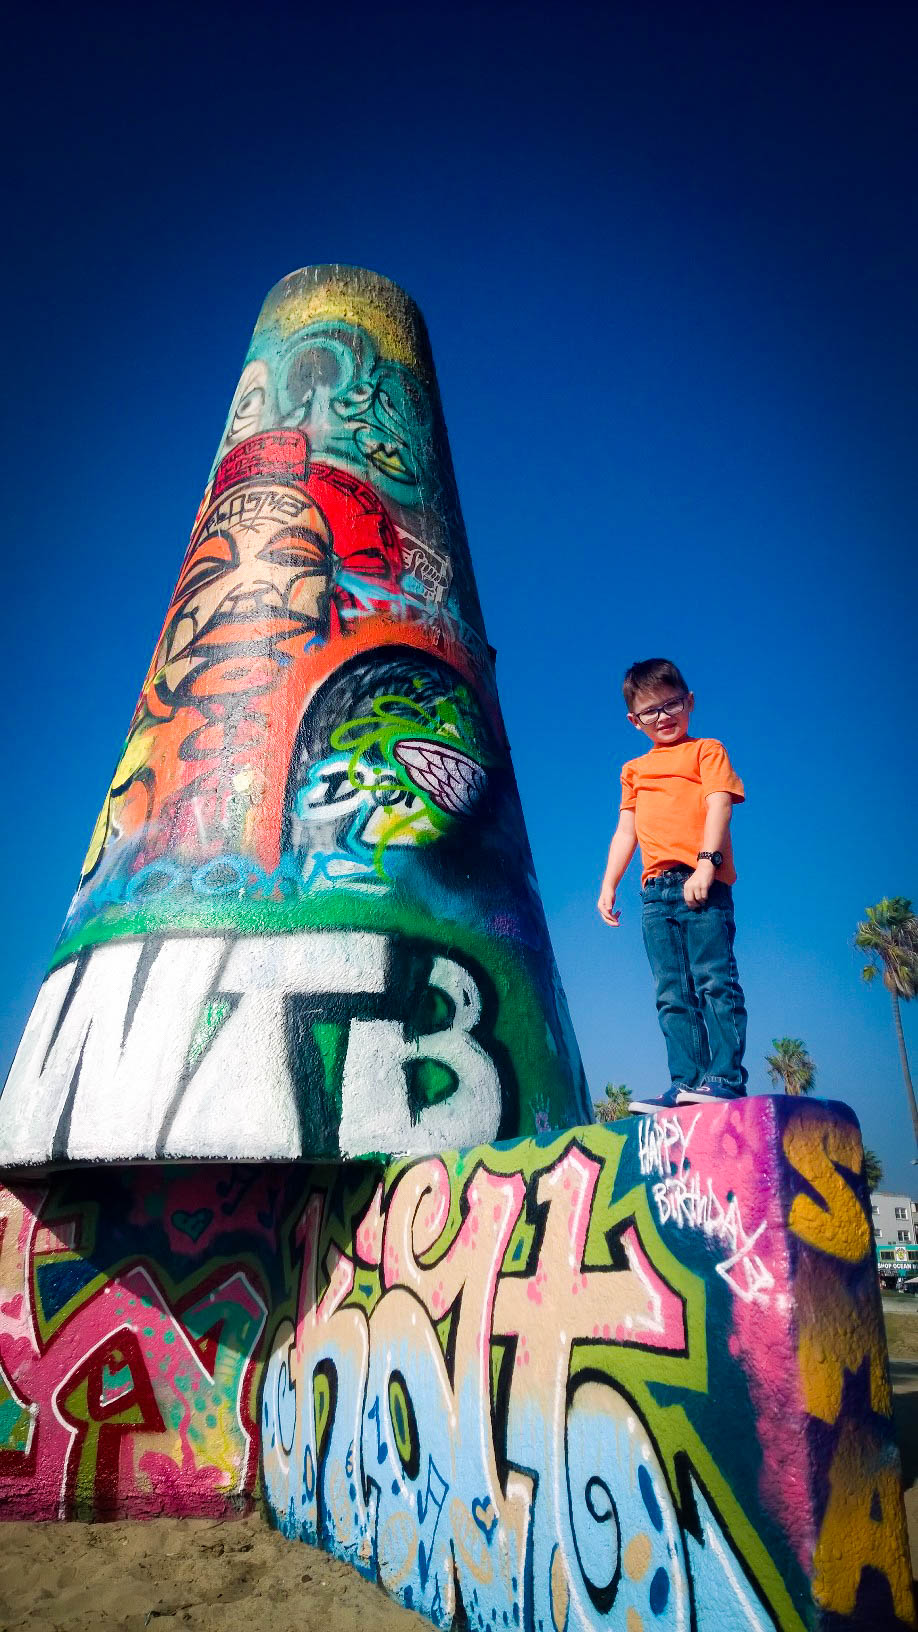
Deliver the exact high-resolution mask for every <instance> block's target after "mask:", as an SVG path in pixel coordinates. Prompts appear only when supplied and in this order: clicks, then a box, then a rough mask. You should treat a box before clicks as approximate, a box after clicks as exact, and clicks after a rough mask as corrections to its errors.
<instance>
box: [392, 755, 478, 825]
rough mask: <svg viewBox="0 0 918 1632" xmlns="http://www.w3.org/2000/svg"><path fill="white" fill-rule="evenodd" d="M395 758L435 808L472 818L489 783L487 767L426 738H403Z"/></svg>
mask: <svg viewBox="0 0 918 1632" xmlns="http://www.w3.org/2000/svg"><path fill="white" fill-rule="evenodd" d="M392 752H393V754H394V755H395V758H396V759H397V760H398V761H399V763H400V764H401V765H404V767H405V769H406V771H408V773H409V775H410V776H411V778H412V781H414V782H416V783H417V785H418V787H419V788H422V789H423V791H424V792H425V793H427V794H429V795H430V797H431V799H432V800H433V802H434V804H435V805H439V807H440V809H441V810H445V811H447V812H448V814H449V815H451V816H470V815H471V813H472V810H473V809H474V807H475V805H476V804H477V802H478V800H479V799H480V798H481V795H482V794H483V793H484V790H485V784H486V783H487V780H488V778H487V773H486V772H485V770H484V768H483V767H482V766H481V765H479V764H478V763H477V761H476V760H474V759H471V758H470V757H469V755H468V754H463V753H460V752H459V750H458V749H457V748H444V747H443V746H442V745H441V744H440V743H435V742H428V741H427V740H426V739H425V738H423V737H403V738H402V740H401V742H397V743H395V745H394V747H393V749H392Z"/></svg>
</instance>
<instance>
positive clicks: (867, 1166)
mask: <svg viewBox="0 0 918 1632" xmlns="http://www.w3.org/2000/svg"><path fill="white" fill-rule="evenodd" d="M864 1178H865V1179H866V1180H867V1189H868V1190H879V1188H880V1185H881V1184H882V1183H883V1163H882V1162H881V1161H880V1158H879V1156H878V1155H877V1153H876V1151H875V1150H868V1148H867V1146H866V1145H865V1146H864Z"/></svg>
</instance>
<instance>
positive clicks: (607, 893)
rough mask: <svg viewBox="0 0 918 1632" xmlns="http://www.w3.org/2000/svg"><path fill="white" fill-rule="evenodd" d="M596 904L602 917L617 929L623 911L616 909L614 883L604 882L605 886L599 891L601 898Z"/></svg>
mask: <svg viewBox="0 0 918 1632" xmlns="http://www.w3.org/2000/svg"><path fill="white" fill-rule="evenodd" d="M596 905H597V906H598V908H599V916H600V918H603V919H605V921H606V923H607V924H611V925H612V928H613V929H617V928H618V926H619V921H620V919H621V913H618V912H616V911H615V887H614V885H612V884H603V887H602V889H601V890H600V892H599V900H598V901H597V903H596Z"/></svg>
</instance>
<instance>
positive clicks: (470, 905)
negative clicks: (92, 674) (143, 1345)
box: [0, 267, 592, 1164]
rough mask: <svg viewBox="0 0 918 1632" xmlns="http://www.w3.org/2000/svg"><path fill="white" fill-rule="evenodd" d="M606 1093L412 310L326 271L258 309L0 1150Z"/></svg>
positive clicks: (350, 1133)
mask: <svg viewBox="0 0 918 1632" xmlns="http://www.w3.org/2000/svg"><path fill="white" fill-rule="evenodd" d="M164 544H165V545H168V541H164ZM591 1115H592V1113H591V1109H590V1105H589V1100H588V1096H587V1092H586V1085H585V1082H584V1077H583V1069H582V1066H581V1063H580V1056H579V1053H578V1050H577V1045H576V1042H575V1040H574V1037H573V1034H572V1031H571V1027H570V1021H569V1018H568V1014H567V1006H566V1003H565V1000H564V995H563V992H562V990H561V986H560V982H559V980H558V975H557V970H556V967H555V963H554V959H553V957H552V952H551V947H550V944H549V940H548V932H547V929H546V925H545V918H544V914H543V911H542V907H541V902H540V899H539V894H538V888H537V885H536V882H535V879H534V876H533V869H532V861H531V856H530V853H529V847H528V843H527V840H526V834H525V830H524V826H523V819H522V814H521V811H520V807H519V799H518V796H517V792H516V786H515V781H514V777H513V771H512V767H511V764H510V758H509V753H508V748H507V743H506V738H505V734H504V730H503V726H502V723H501V718H500V710H499V707H498V702H497V692H496V686H495V679H494V665H493V657H492V653H491V652H490V650H489V647H488V645H487V641H486V637H485V630H484V625H483V622H482V617H481V610H480V607H479V604H478V597H477V593H476V590H475V583H474V578H473V574H472V568H471V564H470V559H469V553H468V547H467V542H466V538H465V532H464V529H463V525H462V519H461V515H460V512H459V504H458V498H457V494H456V486H455V481H454V477H453V471H452V465H451V462H450V456H449V448H448V444H447V440H446V431H445V427H444V423H443V416H442V411H441V408H440V402H439V396H438V393H437V386H436V379H435V376H434V370H433V363H432V360H431V355H430V348H429V343H428V340H427V335H426V332H425V329H424V324H423V321H422V319H421V316H420V313H419V312H418V311H417V308H416V307H415V306H414V305H413V303H412V302H411V301H410V300H409V299H408V298H407V296H405V295H404V294H403V293H402V292H401V291H400V290H399V289H397V288H395V286H394V285H392V284H390V283H388V282H387V281H386V280H385V279H382V278H379V277H376V276H375V275H374V274H372V273H366V272H360V271H356V270H354V269H351V268H341V267H312V268H308V269H306V270H305V271H303V272H297V273H294V274H293V275H292V276H290V277H288V278H285V279H284V280H283V282H282V283H280V284H278V286H277V288H276V289H275V290H273V291H272V293H271V294H270V295H269V296H268V299H267V301H266V303H265V306H264V308H263V311H262V313H261V317H260V318H259V321H258V325H257V327H256V330H255V335H254V339H253V341H252V345H251V348H250V351H249V354H248V357H247V359H246V362H245V366H244V368H243V372H242V377H241V379H240V381H239V386H238V388H237V390H236V393H235V395H234V398H233V402H232V404H231V406H230V411H229V416H228V419H227V425H226V430H225V433H224V435H223V438H222V440H221V443H220V446H219V449H218V453H217V459H216V461H215V465H214V469H213V471H212V473H211V478H210V481H209V483H208V486H207V490H206V492H205V494H204V498H203V500H202V502H201V506H200V509H199V512H198V516H197V519H196V521H195V523H194V527H193V529H192V534H191V541H190V543H189V546H188V550H187V552H186V555H185V558H184V561H183V562H182V563H181V567H180V571H179V577H178V582H177V585H176V588H175V591H174V592H173V596H172V600H171V603H170V604H169V607H168V611H167V614H166V619H165V624H164V626H163V630H162V633H161V635H160V637H159V640H158V642H157V643H156V646H155V648H154V653H153V657H152V660H151V663H150V668H149V671H148V674H147V677H146V680H145V681H144V685H143V688H142V691H141V695H140V698H139V700H138V702H137V706H136V708H135V710H134V714H133V718H132V719H131V722H130V726H129V729H128V734H127V737H126V740H125V742H124V745H123V747H122V749H121V751H120V755H119V756H118V758H117V764H116V768H115V771H114V775H113V777H112V781H111V786H110V787H109V789H108V792H107V794H106V795H105V798H104V801H103V804H102V809H101V811H100V814H99V819H98V821H97V823H96V826H95V830H94V832H93V834H92V837H91V840H90V844H89V850H88V852H87V855H86V858H85V861H84V863H83V868H82V873H81V876H80V879H79V884H78V888H77V891H76V894H75V896H74V898H73V901H72V903H71V906H70V910H69V912H68V914H67V919H66V922H65V925H64V929H63V933H62V936H61V939H60V942H59V944H58V947H57V950H56V952H55V955H54V958H53V961H52V966H51V970H50V972H49V975H48V978H47V980H46V982H45V984H44V986H43V988H42V990H41V992H40V994H39V996H38V1000H37V1002H36V1005H35V1009H34V1012H33V1014H32V1016H31V1018H30V1020H29V1023H28V1026H27V1029H26V1032H25V1035H24V1037H23V1041H22V1045H21V1047H20V1050H19V1053H18V1054H17V1057H16V1060H15V1062H14V1065H13V1067H12V1070H11V1072H10V1076H9V1078H8V1081H7V1084H6V1087H5V1090H4V1091H3V1094H2V1096H0V1162H2V1163H6V1164H10V1163H12V1164H21V1163H40V1162H45V1161H48V1160H63V1159H68V1158H70V1159H74V1160H83V1159H91V1160H100V1159H104V1160H130V1159H132V1158H134V1157H138V1156H140V1157H158V1158H169V1157H181V1156H207V1157H228V1158H250V1159H265V1158H267V1159H284V1158H296V1157H299V1156H301V1155H311V1156H315V1155H327V1156H337V1155H338V1154H343V1155H346V1156H354V1155H361V1154H366V1153H372V1152H378V1151H382V1152H386V1153H393V1152H403V1151H429V1150H436V1149H440V1148H443V1147H448V1146H454V1145H457V1144H471V1143H474V1142H476V1141H479V1140H491V1139H494V1138H497V1137H506V1136H509V1135H513V1134H518V1133H525V1134H531V1133H535V1132H538V1131H539V1130H540V1129H544V1128H547V1127H564V1126H569V1125H571V1124H572V1123H576V1122H583V1121H589V1120H590V1118H591Z"/></svg>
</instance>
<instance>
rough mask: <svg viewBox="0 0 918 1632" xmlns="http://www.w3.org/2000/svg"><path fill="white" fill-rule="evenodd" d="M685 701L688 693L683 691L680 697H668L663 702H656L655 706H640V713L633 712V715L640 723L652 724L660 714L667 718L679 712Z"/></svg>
mask: <svg viewBox="0 0 918 1632" xmlns="http://www.w3.org/2000/svg"><path fill="white" fill-rule="evenodd" d="M687 702H688V694H687V693H686V692H683V694H682V696H681V697H670V698H668V699H667V701H666V702H665V703H658V704H657V706H656V708H642V709H641V712H640V714H635V716H634V717H635V719H636V720H638V721H640V723H641V725H653V722H654V720H658V719H659V718H660V715H661V714H665V715H666V716H667V718H668V719H671V718H672V716H673V715H674V714H681V713H682V710H683V709H684V707H685V705H686V703H687Z"/></svg>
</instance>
